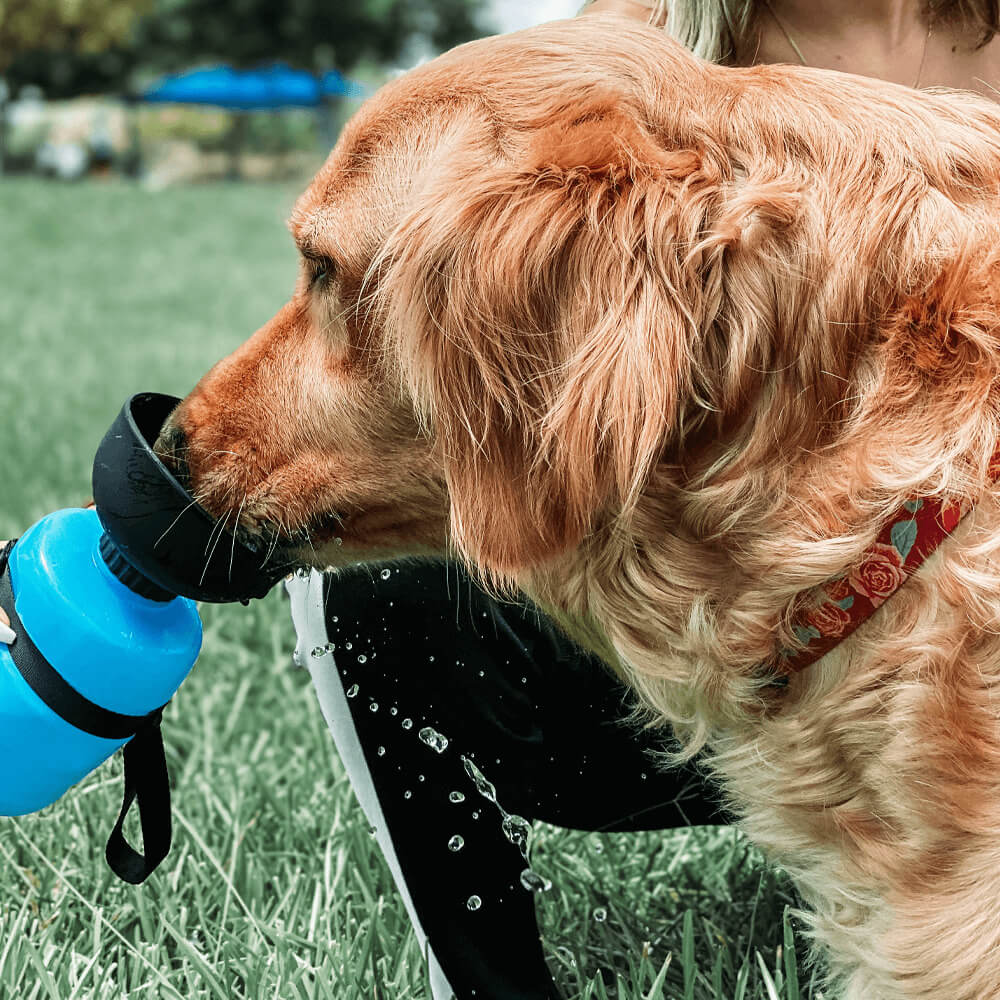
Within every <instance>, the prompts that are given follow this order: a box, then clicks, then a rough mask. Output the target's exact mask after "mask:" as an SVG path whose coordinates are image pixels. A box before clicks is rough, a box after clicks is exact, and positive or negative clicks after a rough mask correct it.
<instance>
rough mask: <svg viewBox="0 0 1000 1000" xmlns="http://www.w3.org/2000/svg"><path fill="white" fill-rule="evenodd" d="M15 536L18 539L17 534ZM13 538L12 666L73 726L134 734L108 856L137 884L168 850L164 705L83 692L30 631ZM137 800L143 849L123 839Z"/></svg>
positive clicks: (2, 554) (3, 570) (3, 583)
mask: <svg viewBox="0 0 1000 1000" xmlns="http://www.w3.org/2000/svg"><path fill="white" fill-rule="evenodd" d="M15 541H16V539H15ZM13 547H14V542H8V543H7V545H5V546H4V548H3V549H2V550H0V607H2V608H3V609H4V611H6V612H7V615H8V617H9V618H10V627H11V628H12V629H13V630H14V632H15V633H16V634H17V638H16V639H15V640H14V642H13V643H11V644H10V646H9V647H8V649H9V651H10V656H11V659H12V660H13V661H14V666H16V667H17V669H18V671H19V672H20V674H21V676H22V677H23V678H24V680H25V682H26V683H27V685H28V686H29V687H30V688H31V690H32V691H34V692H35V694H36V695H37V696H38V697H39V698H40V699H41V701H42V702H43V703H44V704H45V705H47V706H48V707H49V708H50V709H51V710H52V711H53V712H55V714H56V715H58V716H59V717H60V718H61V719H63V720H64V721H66V722H68V723H69V724H70V725H71V726H74V727H75V728H77V729H80V730H82V731H83V732H85V733H88V734H89V735H91V736H97V737H100V738H103V739H111V740H115V739H118V740H120V739H125V738H126V737H128V736H131V737H132V739H131V740H130V741H129V742H128V743H126V744H125V746H124V748H123V756H124V760H125V794H124V798H123V801H122V808H121V813H120V814H119V816H118V822H117V823H116V824H115V827H114V829H113V830H112V831H111V836H110V838H109V839H108V845H107V848H106V850H105V855H104V856H105V858H106V859H107V862H108V864H109V865H110V866H111V869H112V871H114V873H115V874H116V875H117V876H118V877H119V878H120V879H122V880H123V881H125V882H131V883H132V884H133V885H138V884H139V883H140V882H143V881H145V879H146V878H147V877H148V876H149V875H150V874H151V873H152V872H153V871H154V869H155V868H156V867H157V866H158V865H159V864H160V862H161V861H162V860H163V859H164V858H165V857H166V856H167V854H168V852H169V851H170V841H171V835H172V831H171V820H170V777H169V775H168V773H167V763H166V758H165V756H164V752H163V736H162V734H161V732H160V718H161V716H162V714H163V709H164V708H165V707H166V706H165V705H164V706H161V707H160V708H157V709H155V710H154V711H153V712H150V713H149V714H148V715H123V714H121V713H120V712H112V711H109V710H108V709H106V708H103V707H102V706H100V705H97V704H95V703H94V702H92V701H90V700H89V699H88V698H85V697H84V696H83V695H82V694H80V692H79V691H77V690H76V688H74V687H73V686H72V685H71V684H69V683H68V682H67V681H66V680H65V679H64V678H63V677H62V675H61V674H59V673H58V671H56V669H55V668H54V667H53V666H52V665H51V664H50V663H49V661H48V660H46V659H45V657H44V656H43V655H42V653H41V651H40V650H39V649H38V647H37V646H36V645H35V644H34V642H33V641H32V639H31V636H30V635H28V632H27V629H25V627H24V625H23V623H22V622H21V619H20V618H19V617H18V614H17V609H16V607H15V606H14V592H13V589H12V587H11V580H10V572H9V569H8V565H7V564H8V560H9V558H10V552H11V549H12V548H13ZM136 800H138V803H139V819H140V822H141V824H142V840H143V847H144V849H145V852H146V853H145V855H142V854H139V853H138V851H136V850H135V849H134V848H132V847H130V846H129V844H128V843H127V842H126V840H125V836H124V833H123V827H124V824H125V817H126V815H127V814H128V811H129V809H130V808H131V807H132V803H133V802H134V801H136Z"/></svg>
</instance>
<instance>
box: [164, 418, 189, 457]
mask: <svg viewBox="0 0 1000 1000" xmlns="http://www.w3.org/2000/svg"><path fill="white" fill-rule="evenodd" d="M186 444H187V436H186V435H185V433H184V431H183V430H182V429H181V428H180V427H179V426H178V425H177V424H175V423H173V422H172V421H170V420H168V421H167V422H166V424H165V425H164V427H163V430H161V431H160V435H159V437H158V438H157V439H156V453H157V454H158V455H159V456H160V458H167V459H169V458H172V457H173V456H174V455H179V454H181V453H182V452H183V451H184V448H185V445H186Z"/></svg>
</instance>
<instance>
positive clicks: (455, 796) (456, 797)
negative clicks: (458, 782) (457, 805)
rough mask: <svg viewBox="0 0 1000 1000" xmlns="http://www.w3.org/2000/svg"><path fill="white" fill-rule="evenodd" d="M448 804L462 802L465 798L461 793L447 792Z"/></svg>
mask: <svg viewBox="0 0 1000 1000" xmlns="http://www.w3.org/2000/svg"><path fill="white" fill-rule="evenodd" d="M448 801H449V802H464V801H465V796H464V795H463V794H462V793H461V792H449V794H448Z"/></svg>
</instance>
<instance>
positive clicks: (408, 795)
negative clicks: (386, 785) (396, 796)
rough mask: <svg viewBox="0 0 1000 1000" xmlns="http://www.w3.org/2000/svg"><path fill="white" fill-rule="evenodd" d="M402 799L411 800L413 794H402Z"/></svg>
mask: <svg viewBox="0 0 1000 1000" xmlns="http://www.w3.org/2000/svg"><path fill="white" fill-rule="evenodd" d="M403 798H404V799H410V798H413V792H403Z"/></svg>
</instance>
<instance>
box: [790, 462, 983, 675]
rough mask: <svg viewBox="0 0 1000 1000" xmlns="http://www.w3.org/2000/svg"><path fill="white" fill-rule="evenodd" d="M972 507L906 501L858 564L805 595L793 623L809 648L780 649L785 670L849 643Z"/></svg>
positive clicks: (925, 500) (794, 669)
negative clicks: (844, 640)
mask: <svg viewBox="0 0 1000 1000" xmlns="http://www.w3.org/2000/svg"><path fill="white" fill-rule="evenodd" d="M990 476H991V478H993V479H996V478H997V476H1000V450H998V451H997V453H995V454H994V456H993V458H992V460H991V462H990ZM972 506H973V505H972V504H971V503H967V504H964V505H961V504H959V503H958V502H957V501H954V500H949V501H947V502H942V501H941V500H940V498H936V497H924V498H916V499H912V500H907V501H906V502H905V503H904V504H903V506H902V507H901V508H900V510H899V512H898V513H897V514H896V515H895V517H893V518H892V519H891V520H890V521H889V522H888V523H887V524H886V525H885V527H884V528H883V529H882V531H881V532H879V536H878V538H876V539H875V541H874V542H873V543H872V544H871V545H870V546H868V548H867V549H865V551H864V553H863V554H862V557H861V559H860V560H859V561H858V562H857V563H856V564H855V565H854V566H852V567H851V568H850V569H849V570H848V571H847V572H846V573H843V574H841V575H840V576H837V577H834V578H833V579H832V580H827V582H826V583H823V584H820V586H818V587H814V588H813V589H812V590H811V591H807V592H806V597H805V602H804V605H803V608H802V610H801V611H800V612H798V613H797V614H796V615H795V618H794V622H793V624H792V631H793V632H794V633H795V635H796V637H797V638H798V639H799V641H800V642H802V643H804V644H805V646H804V648H803V649H801V650H792V649H784V648H783V649H781V650H780V652H779V656H780V659H779V662H778V665H779V666H780V667H781V668H782V670H783V671H784V672H785V673H786V674H794V673H798V671H800V670H803V669H805V668H806V667H808V666H810V665H811V664H813V663H815V662H816V660H818V659H819V658H820V657H821V656H823V655H824V654H826V653H828V652H829V651H830V650H831V649H833V647H834V646H836V645H837V644H838V643H839V642H841V641H842V640H843V639H846V638H847V636H849V635H850V634H851V633H852V632H853V631H854V630H855V629H856V628H857V627H858V626H859V625H860V624H861V623H862V622H863V621H865V619H867V618H868V617H869V616H870V615H871V614H872V613H873V612H874V611H875V609H876V608H878V607H880V606H881V605H882V604H884V603H885V601H886V600H887V599H888V598H889V597H891V596H892V595H893V594H894V593H895V592H896V591H897V590H898V589H899V588H900V587H901V586H902V585H903V584H904V583H906V581H907V580H908V579H909V577H910V575H911V574H912V573H914V572H915V571H916V570H917V569H918V568H919V567H920V565H921V564H922V563H923V561H924V560H925V559H926V558H927V557H928V556H929V555H930V554H931V553H932V552H933V551H934V550H935V549H936V548H937V547H938V545H940V543H941V542H942V541H943V540H944V539H945V538H947V537H948V536H949V535H950V534H951V533H952V531H954V529H955V526H956V525H957V524H958V522H959V521H961V520H962V518H963V517H965V515H966V514H967V513H968V512H969V511H970V510H971V509H972Z"/></svg>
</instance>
